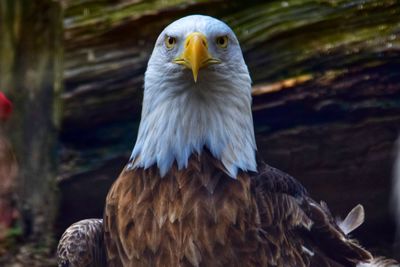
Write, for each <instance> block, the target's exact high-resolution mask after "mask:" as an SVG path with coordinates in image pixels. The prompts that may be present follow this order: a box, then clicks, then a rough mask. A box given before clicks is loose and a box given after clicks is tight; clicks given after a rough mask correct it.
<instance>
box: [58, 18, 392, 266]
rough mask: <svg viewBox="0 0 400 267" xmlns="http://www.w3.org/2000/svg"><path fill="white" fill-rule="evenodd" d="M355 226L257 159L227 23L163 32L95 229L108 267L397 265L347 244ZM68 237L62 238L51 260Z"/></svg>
mask: <svg viewBox="0 0 400 267" xmlns="http://www.w3.org/2000/svg"><path fill="white" fill-rule="evenodd" d="M362 220H363V210H362V208H360V207H358V208H356V209H355V210H353V211H352V212H351V213H350V215H349V216H348V218H346V219H345V220H344V221H343V222H340V223H337V222H336V221H335V220H334V219H333V217H332V215H331V214H330V212H329V210H328V208H327V206H326V204H324V203H317V202H316V201H314V200H313V199H312V198H310V196H309V195H308V193H307V192H306V190H305V189H304V188H303V186H302V185H301V184H299V182H297V181H296V180H295V179H294V178H292V177H291V176H289V175H287V174H285V173H283V172H281V171H279V170H277V169H275V168H273V167H271V166H269V165H267V164H265V163H262V162H261V161H258V160H257V159H256V142H255V137H254V127H253V119H252V112H251V79H250V75H249V72H248V69H247V66H246V64H245V61H244V59H243V55H242V51H241V48H240V46H239V42H238V40H237V38H236V36H235V34H234V33H233V31H232V30H231V29H230V28H229V27H228V26H227V25H226V24H225V23H223V22H221V21H219V20H217V19H215V18H211V17H208V16H201V15H193V16H188V17H184V18H182V19H179V20H177V21H175V22H173V23H172V24H170V25H169V26H167V27H166V28H165V29H164V30H163V32H162V33H161V34H160V36H159V37H158V39H157V41H156V44H155V48H154V50H153V53H152V55H151V58H150V60H149V62H148V67H147V71H146V74H145V84H144V99H143V109H142V118H141V122H140V126H139V132H138V136H137V140H136V144H135V146H134V149H133V151H132V155H131V158H130V161H129V163H128V164H127V165H126V167H125V168H124V169H123V170H122V173H121V174H120V176H119V177H118V179H117V180H116V181H115V182H114V184H113V185H112V187H111V189H110V191H109V193H108V196H107V199H106V203H105V211H104V218H103V224H102V225H101V226H100V227H98V228H97V231H98V232H97V233H104V248H105V249H104V253H105V254H106V258H107V265H106V266H110V267H120V266H135V267H138V266H146V267H147V266H182V267H184V266H185V267H199V266H207V267H209V266H249V267H250V266H257V267H260V266H264V267H267V266H268V267H271V266H283V267H302V266H312V267H325V266H337V267H339V266H390V264H392V265H391V266H397V265H395V263H394V262H392V261H380V262H378V261H377V260H373V257H372V256H371V254H370V253H369V252H368V251H367V250H365V249H363V248H362V247H361V246H360V245H359V244H358V243H357V242H356V241H354V240H352V239H350V238H349V236H348V233H349V232H350V231H351V230H353V229H354V228H356V227H357V226H358V225H359V224H361V222H362ZM85 223H88V222H87V221H85ZM339 225H340V226H339ZM67 231H68V230H67ZM80 234H81V235H80V237H79V238H78V239H82V238H83V239H85V238H87V239H89V238H90V237H92V234H90V233H88V234H86V235H85V233H82V232H80ZM82 234H83V236H82ZM76 236H77V232H76V231H75V232H74V231H70V233H69V234H65V236H64V237H63V238H64V242H63V243H62V242H60V245H59V251H63V249H64V248H65V246H66V245H64V244H66V243H67V242H66V241H65V240H69V238H70V239H71V240H72V239H73V238H76ZM94 247H97V245H95V244H93V242H92V243H90V244H88V245H87V246H86V247H85V246H84V247H83V251H84V252H85V251H86V252H88V253H89V252H90V251H93V249H94ZM83 254H84V253H83ZM92 254H93V253H92ZM64 255H65V254H64ZM72 256H77V255H76V254H74V252H72V253H70V256H68V255H67V258H68V257H72ZM67 260H68V259H67ZM379 264H380V265H379ZM95 265H96V264H94V265H93V266H95ZM74 266H75V265H74ZM77 266H80V265H77ZM82 266H83V265H82ZM90 266H92V265H90ZM97 266H100V265H97Z"/></svg>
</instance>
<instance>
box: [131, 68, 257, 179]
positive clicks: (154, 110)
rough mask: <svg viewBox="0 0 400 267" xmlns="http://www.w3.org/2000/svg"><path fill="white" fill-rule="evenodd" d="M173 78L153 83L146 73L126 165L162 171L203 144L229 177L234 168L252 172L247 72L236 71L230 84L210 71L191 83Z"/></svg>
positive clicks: (184, 162)
mask: <svg viewBox="0 0 400 267" xmlns="http://www.w3.org/2000/svg"><path fill="white" fill-rule="evenodd" d="M149 76H150V77H149ZM157 78H158V79H157V80H156V81H158V80H160V76H159V75H157ZM180 80H182V79H180ZM175 81H176V80H175V79H171V78H169V79H167V80H164V82H154V81H151V73H150V74H149V73H146V81H145V92H144V99H143V109H142V119H141V122H140V125H139V132H138V137H137V140H136V144H135V147H134V149H133V151H132V155H131V161H130V167H131V168H135V167H142V168H145V169H146V168H149V167H151V166H153V165H157V166H158V168H159V171H160V175H161V176H164V175H165V174H166V173H167V172H168V170H169V169H170V168H171V166H172V165H173V164H174V163H176V164H177V167H178V169H183V168H186V167H187V165H188V159H189V157H190V156H191V155H193V154H199V155H201V153H202V152H203V150H204V149H208V150H209V151H210V153H211V154H212V156H213V157H214V158H215V159H217V160H219V161H221V163H222V165H223V166H224V168H225V169H226V173H227V174H228V175H229V176H230V177H232V178H236V176H237V173H238V171H239V170H243V171H256V169H257V165H256V160H255V150H256V144H255V138H254V127H253V119H252V113H251V86H250V84H251V81H250V78H249V76H248V74H247V75H246V73H244V74H242V75H241V74H238V76H237V77H236V82H235V83H232V82H230V81H227V80H226V79H216V78H215V77H210V75H209V76H205V78H204V79H203V80H202V81H201V82H197V83H193V81H192V80H188V81H187V82H186V84H185V82H184V83H183V84H176V82H175ZM184 81H185V80H184Z"/></svg>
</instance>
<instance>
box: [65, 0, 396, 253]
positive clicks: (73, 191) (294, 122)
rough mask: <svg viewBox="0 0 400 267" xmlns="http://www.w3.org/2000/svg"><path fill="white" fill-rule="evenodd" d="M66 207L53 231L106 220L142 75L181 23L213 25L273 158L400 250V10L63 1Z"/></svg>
mask: <svg viewBox="0 0 400 267" xmlns="http://www.w3.org/2000/svg"><path fill="white" fill-rule="evenodd" d="M64 5H65V10H64V15H65V18H64V27H65V31H64V47H65V52H64V57H65V68H64V87H65V91H64V93H63V95H62V101H63V106H64V110H63V113H62V128H61V137H60V138H61V152H60V157H61V171H60V176H59V181H58V182H59V186H60V190H61V206H60V210H59V214H60V215H59V219H58V224H57V229H58V231H59V232H60V231H62V230H63V229H64V228H65V227H66V226H67V225H69V224H70V223H72V222H74V221H76V220H78V219H82V218H89V217H101V214H102V210H103V204H104V198H105V195H106V193H107V191H108V188H109V186H110V185H111V183H112V182H113V180H114V179H115V178H116V177H117V175H118V174H119V172H120V170H121V169H122V166H123V165H124V164H125V163H126V162H127V158H128V156H129V154H130V151H131V149H132V148H133V145H134V142H135V138H136V131H137V127H138V123H139V120H140V110H141V96H142V90H143V88H142V87H143V73H144V71H145V68H146V63H147V60H148V57H149V55H150V53H151V51H152V47H153V45H154V41H155V39H156V37H157V36H158V34H159V33H160V32H161V30H162V29H163V28H164V27H165V26H166V25H167V24H168V23H170V22H172V21H173V20H175V19H176V18H179V17H182V16H185V15H188V14H193V13H201V14H210V15H213V16H217V17H218V18H221V19H222V20H224V21H226V22H227V23H228V24H229V25H230V26H232V28H233V29H234V31H235V32H236V33H237V35H238V37H239V39H240V41H241V44H242V49H243V51H244V56H245V59H246V62H247V64H248V66H249V68H250V72H251V75H252V78H253V81H254V94H253V95H254V105H253V110H254V121H255V125H256V132H257V141H258V149H259V151H260V153H261V154H262V156H263V157H264V159H265V160H266V161H267V162H268V163H270V164H272V165H274V166H276V167H278V168H280V169H282V170H284V171H286V172H288V173H290V174H292V175H293V176H295V177H297V178H298V179H299V180H301V181H302V183H304V184H305V185H306V187H307V188H308V190H309V191H310V193H311V194H312V195H313V196H314V198H315V199H317V200H318V199H323V200H325V201H326V202H327V203H328V205H329V207H330V208H331V209H332V210H333V212H334V213H335V214H337V215H339V216H342V217H344V216H345V214H346V213H347V212H348V211H350V210H351V208H353V206H355V205H356V204H357V203H361V204H363V205H364V206H365V210H366V223H365V224H364V226H362V227H361V229H360V230H357V232H356V233H355V236H356V237H357V238H360V239H362V240H363V242H364V243H365V244H366V245H367V246H370V247H373V248H374V249H375V250H376V251H377V252H379V253H383V254H384V255H392V256H395V257H397V258H400V255H399V252H398V251H397V252H396V251H392V249H391V247H392V242H393V233H394V222H393V218H392V217H391V216H390V213H389V210H390V209H389V193H390V179H391V170H392V161H393V156H392V149H393V144H394V142H395V139H396V137H397V135H398V134H399V131H400V72H399V70H400V22H399V17H400V3H399V2H398V1H395V0H385V1H368V0H363V1H361V0H353V1H349V0H338V1H307V0H305V1H295V0H292V1H268V2H266V3H264V1H249V2H239V1H237V2H235V1H230V2H228V3H226V2H223V1H191V2H190V3H184V1H127V0H126V1H106V0H103V1H91V0H86V1H78V0H69V1H64Z"/></svg>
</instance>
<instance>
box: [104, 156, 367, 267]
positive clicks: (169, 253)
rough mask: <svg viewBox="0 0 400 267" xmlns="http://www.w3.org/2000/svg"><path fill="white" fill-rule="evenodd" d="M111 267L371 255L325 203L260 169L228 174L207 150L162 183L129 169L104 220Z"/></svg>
mask: <svg viewBox="0 0 400 267" xmlns="http://www.w3.org/2000/svg"><path fill="white" fill-rule="evenodd" d="M104 229H105V244H106V252H107V257H108V261H109V262H108V266H115V267H117V266H132V267H133V266H135V267H137V266H182V267H183V266H187V267H192V266H265V267H267V266H284V267H301V266H313V267H324V266H356V263H358V262H361V261H368V260H370V259H371V258H372V257H371V255H370V254H369V252H367V251H366V250H364V249H362V248H361V247H360V246H359V245H358V244H357V243H356V242H354V241H353V240H350V239H349V238H348V237H347V236H346V235H345V234H344V233H343V232H342V231H341V230H340V228H339V227H338V226H337V224H336V223H335V221H334V219H333V218H332V216H331V215H330V213H329V211H328V210H327V207H326V205H324V204H322V205H320V204H318V203H316V202H314V201H313V200H312V199H310V198H309V197H308V195H307V193H306V192H305V190H304V189H303V187H302V186H301V185H300V184H299V183H298V182H297V181H295V180H294V179H293V178H292V177H290V176H289V175H286V174H284V173H282V172H280V171H278V170H276V169H274V168H272V167H270V166H267V165H262V164H261V165H260V167H259V172H258V173H257V174H250V173H245V172H241V173H239V175H238V177H237V179H232V178H230V177H229V176H227V175H226V174H225V171H224V169H223V167H222V166H221V164H220V163H219V162H218V161H217V160H215V159H214V158H213V157H212V156H211V155H210V153H209V152H207V151H203V153H202V154H201V156H198V155H196V156H195V155H193V156H192V157H191V158H190V159H189V164H188V167H187V168H185V169H183V170H178V169H177V168H176V166H173V167H172V168H171V170H170V171H169V172H168V173H167V175H166V176H165V177H163V178H161V177H160V176H159V174H158V169H157V168H156V167H151V168H149V169H146V170H144V169H141V168H139V169H133V170H127V169H124V170H123V171H122V173H121V175H120V177H119V178H118V179H117V180H116V182H115V183H114V185H113V186H112V188H111V190H110V192H109V194H108V196H107V201H106V207H105V215H104Z"/></svg>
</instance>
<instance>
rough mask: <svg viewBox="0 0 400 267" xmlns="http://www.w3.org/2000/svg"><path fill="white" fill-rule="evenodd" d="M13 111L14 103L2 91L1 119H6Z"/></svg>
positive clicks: (0, 99)
mask: <svg viewBox="0 0 400 267" xmlns="http://www.w3.org/2000/svg"><path fill="white" fill-rule="evenodd" d="M11 112H12V103H11V101H10V100H9V99H8V98H7V97H6V96H5V94H4V93H3V92H0V120H2V121H6V120H7V119H8V118H9V117H10V115H11Z"/></svg>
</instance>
